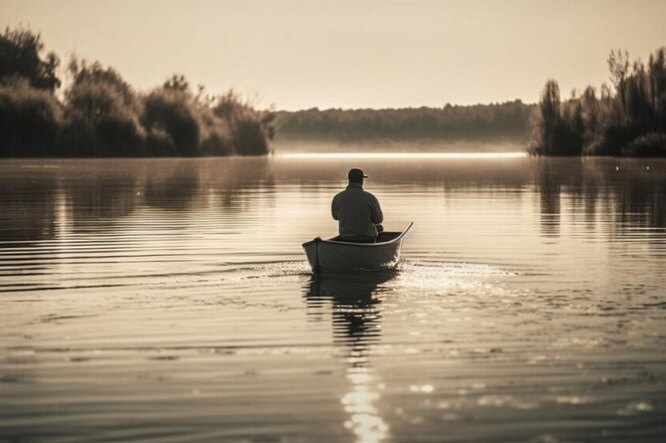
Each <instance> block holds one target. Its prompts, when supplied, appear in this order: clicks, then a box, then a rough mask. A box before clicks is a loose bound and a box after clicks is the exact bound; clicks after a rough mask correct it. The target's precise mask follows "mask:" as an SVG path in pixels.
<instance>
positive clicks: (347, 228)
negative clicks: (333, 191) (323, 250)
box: [331, 182, 384, 241]
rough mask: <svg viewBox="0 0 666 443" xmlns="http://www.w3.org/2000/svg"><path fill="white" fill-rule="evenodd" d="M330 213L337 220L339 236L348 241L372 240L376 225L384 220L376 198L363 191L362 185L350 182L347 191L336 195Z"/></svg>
mask: <svg viewBox="0 0 666 443" xmlns="http://www.w3.org/2000/svg"><path fill="white" fill-rule="evenodd" d="M331 212H332V215H333V218H334V219H335V220H338V228H339V233H340V236H341V237H343V238H345V239H349V240H361V241H362V240H370V241H372V240H374V239H375V237H376V236H377V227H376V225H377V224H379V223H381V222H382V221H383V220H384V215H383V214H382V210H381V208H380V206H379V202H378V201H377V198H375V196H374V195H372V194H371V193H369V192H366V191H364V190H363V185H362V183H355V182H350V183H349V186H347V189H345V190H344V191H342V192H340V193H339V194H337V195H336V196H335V197H334V198H333V203H332V204H331Z"/></svg>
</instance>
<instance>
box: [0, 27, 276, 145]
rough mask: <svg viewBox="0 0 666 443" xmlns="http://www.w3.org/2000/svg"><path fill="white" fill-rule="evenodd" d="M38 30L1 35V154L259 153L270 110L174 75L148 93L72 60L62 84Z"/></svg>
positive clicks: (267, 134) (269, 133)
mask: <svg viewBox="0 0 666 443" xmlns="http://www.w3.org/2000/svg"><path fill="white" fill-rule="evenodd" d="M43 49H44V45H43V43H42V42H41V38H40V35H39V34H35V33H33V32H31V31H30V30H25V29H21V28H19V29H15V30H11V29H9V28H7V29H6V30H5V32H4V34H2V35H0V156H2V157H120V156H123V157H126V156H130V157H131V156H203V155H234V154H236V155H262V154H266V153H268V151H269V145H268V142H269V140H270V139H271V138H272V137H273V133H274V127H273V119H274V117H275V114H274V113H272V112H268V111H259V110H256V109H255V108H254V107H252V106H251V105H250V104H249V103H248V102H245V101H243V100H241V98H240V97H239V96H238V95H236V94H235V93H234V92H233V91H229V92H227V93H226V94H223V95H217V96H211V95H208V94H206V93H205V91H204V88H203V87H202V86H199V87H198V89H197V90H196V91H192V88H191V87H190V85H189V83H188V82H187V80H186V79H185V78H184V77H183V76H178V75H174V76H172V77H171V78H169V79H168V80H167V81H165V83H164V84H163V85H161V86H159V87H157V88H155V89H153V90H152V91H149V92H147V93H139V92H137V91H135V90H134V89H133V88H132V87H131V86H130V85H129V84H128V83H127V82H125V81H124V80H123V78H122V77H121V76H120V74H119V73H118V72H116V71H115V70H114V69H113V68H111V67H105V66H103V65H101V64H100V63H98V62H94V63H89V62H86V61H84V60H83V61H82V60H77V59H76V58H72V60H71V61H70V63H69V64H68V66H67V69H66V76H65V79H66V82H65V83H66V87H64V88H61V85H62V84H63V79H61V78H59V77H58V75H57V72H58V67H59V64H60V61H59V59H58V57H57V56H56V55H55V54H53V53H49V54H47V55H46V56H45V57H43V56H42V52H43Z"/></svg>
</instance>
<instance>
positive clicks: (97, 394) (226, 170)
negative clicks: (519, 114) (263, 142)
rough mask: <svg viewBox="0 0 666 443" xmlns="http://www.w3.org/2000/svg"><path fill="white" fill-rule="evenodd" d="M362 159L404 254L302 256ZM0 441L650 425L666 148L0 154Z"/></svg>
mask: <svg viewBox="0 0 666 443" xmlns="http://www.w3.org/2000/svg"><path fill="white" fill-rule="evenodd" d="M354 166H360V167H362V168H363V169H364V170H365V171H366V172H367V173H368V175H369V176H370V178H369V179H368V181H367V187H368V188H369V189H370V190H371V191H372V192H373V193H375V195H377V197H378V198H379V200H380V202H381V204H382V207H383V209H384V213H385V216H386V223H385V226H386V227H387V229H399V228H401V227H404V226H406V225H407V223H408V222H410V221H414V222H415V224H414V226H415V227H414V230H413V232H412V233H411V235H410V237H409V238H408V240H407V241H406V242H405V244H404V247H403V251H402V257H403V261H402V262H401V264H400V266H399V268H398V272H396V273H389V274H382V273H380V274H372V275H356V276H346V277H341V276H338V277H334V278H319V279H312V278H311V277H310V274H309V270H308V265H307V263H306V261H305V256H304V254H303V251H302V249H301V243H302V242H303V241H306V240H309V239H312V238H314V237H316V236H322V237H327V236H329V235H333V234H334V233H335V231H336V228H337V227H336V224H335V222H334V221H333V220H332V219H331V218H330V201H331V198H332V196H333V195H334V194H335V193H336V192H338V191H339V190H340V189H341V188H342V187H344V185H345V181H346V180H345V178H346V171H347V170H348V169H349V168H350V167H354ZM0 189H1V190H2V200H0V392H2V394H1V395H0V440H10V441H12V440H21V439H34V438H40V437H43V436H49V437H48V438H51V437H52V438H53V439H66V438H68V437H70V436H72V435H76V436H77V438H80V439H81V440H93V439H108V440H130V439H153V440H165V439H174V440H190V439H191V440H235V441H255V440H277V439H282V440H287V441H292V440H296V441H302V440H324V441H350V440H358V441H379V440H395V441H412V440H436V441H440V440H451V441H460V440H470V439H471V440H478V441H492V440H503V441H530V440H534V441H580V440H595V439H598V438H600V437H602V438H609V439H613V440H617V441H633V440H637V439H648V440H658V439H659V438H660V437H661V434H662V432H661V431H662V430H663V426H662V425H661V423H662V421H663V415H664V413H665V412H666V403H664V400H663V399H664V398H666V358H664V354H663V349H664V346H666V330H665V327H664V325H665V324H666V314H665V313H666V310H665V309H664V307H665V306H666V298H665V297H666V290H665V288H666V276H665V274H664V272H663V271H664V263H665V260H666V204H665V201H666V200H665V197H666V161H664V160H655V159H635V160H632V159H534V158H525V157H519V156H516V157H513V158H511V157H506V158H503V157H494V158H461V157H437V156H432V157H428V158H419V157H414V158H412V157H409V156H404V157H399V158H397V157H394V158H390V159H383V158H380V157H377V156H374V157H359V156H356V157H352V158H341V157H339V156H333V157H328V158H320V157H317V156H309V157H307V158H293V157H292V158H289V157H283V156H274V157H268V158H248V159H245V158H221V159H164V160H155V159H146V160H139V159H132V160H49V161H40V160H2V161H0Z"/></svg>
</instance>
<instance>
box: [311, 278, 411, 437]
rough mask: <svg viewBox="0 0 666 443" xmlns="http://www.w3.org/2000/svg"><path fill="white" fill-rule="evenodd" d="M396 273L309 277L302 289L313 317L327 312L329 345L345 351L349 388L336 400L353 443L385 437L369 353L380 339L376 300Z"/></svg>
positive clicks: (386, 429) (378, 384)
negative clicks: (328, 313)
mask: <svg viewBox="0 0 666 443" xmlns="http://www.w3.org/2000/svg"><path fill="white" fill-rule="evenodd" d="M397 274H398V271H396V270H390V271H381V272H372V273H363V274H360V273H359V274H349V275H340V276H324V277H322V276H313V277H312V279H311V281H310V283H309V286H308V288H307V294H306V298H307V303H308V310H309V311H310V313H311V314H313V315H315V316H316V318H317V319H319V320H324V314H325V313H326V312H327V311H328V312H330V313H331V322H332V325H333V342H334V343H335V344H336V345H339V346H343V347H344V348H345V352H344V353H343V355H344V357H343V358H344V361H345V368H346V376H347V380H348V381H349V390H348V391H347V392H345V393H344V394H343V395H342V397H341V399H340V401H341V403H342V405H343V407H344V409H345V412H346V413H347V414H348V415H349V418H348V419H347V420H346V421H345V423H344V426H345V427H346V428H347V429H349V430H350V431H351V432H353V433H354V435H355V437H356V441H358V442H377V441H383V440H387V439H389V435H390V434H389V432H390V430H389V426H388V424H387V423H386V422H385V421H384V419H383V418H382V416H381V413H380V409H379V405H380V403H381V389H382V383H381V380H379V378H378V377H377V375H376V374H375V371H374V369H373V367H372V364H371V357H372V354H373V350H374V349H375V348H376V346H377V344H378V343H379V341H380V340H381V318H382V312H381V301H382V294H383V293H384V292H385V291H386V290H387V289H388V288H387V286H385V285H384V284H385V283H386V282H388V281H389V280H391V279H393V278H394V277H395V276H396V275H397Z"/></svg>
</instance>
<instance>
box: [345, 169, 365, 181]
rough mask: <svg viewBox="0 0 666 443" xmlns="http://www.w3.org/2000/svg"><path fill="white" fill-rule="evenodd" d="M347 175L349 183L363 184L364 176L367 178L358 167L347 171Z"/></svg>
mask: <svg viewBox="0 0 666 443" xmlns="http://www.w3.org/2000/svg"><path fill="white" fill-rule="evenodd" d="M347 177H348V178H349V182H350V183H361V184H363V179H364V178H368V176H367V175H365V174H364V173H363V170H362V169H359V168H352V169H350V170H349V173H348V174H347Z"/></svg>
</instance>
